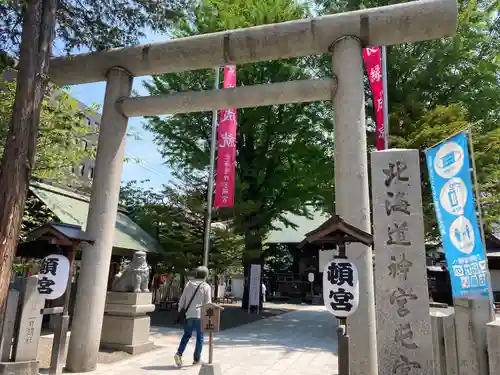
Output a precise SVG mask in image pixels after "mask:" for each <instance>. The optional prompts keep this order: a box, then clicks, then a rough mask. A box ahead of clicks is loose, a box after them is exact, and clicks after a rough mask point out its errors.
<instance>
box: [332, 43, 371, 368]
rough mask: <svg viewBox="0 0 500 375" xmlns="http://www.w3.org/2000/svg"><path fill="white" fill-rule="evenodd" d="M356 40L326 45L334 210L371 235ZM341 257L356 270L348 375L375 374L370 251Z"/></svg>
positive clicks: (354, 248)
mask: <svg viewBox="0 0 500 375" xmlns="http://www.w3.org/2000/svg"><path fill="white" fill-rule="evenodd" d="M361 50H362V49H361V44H360V41H359V39H357V38H356V37H350V36H346V37H343V38H340V39H337V40H336V41H335V42H334V43H333V44H332V45H331V47H330V52H331V53H332V72H333V75H334V78H336V79H337V80H338V88H337V93H336V94H335V95H334V96H333V100H332V101H333V107H334V111H335V196H336V211H337V214H338V215H340V216H341V217H342V218H343V219H344V220H345V221H346V222H348V223H349V224H351V225H354V226H355V227H357V228H359V229H361V230H363V231H365V232H367V233H371V223H370V197H369V191H368V167H367V148H366V125H365V98H364V85H363V71H362V68H363V58H362V54H361ZM346 253H347V256H348V258H349V260H350V261H352V262H353V263H354V264H355V265H356V267H357V268H358V271H359V307H358V309H357V311H356V312H355V313H354V314H353V315H352V316H350V317H349V318H348V319H347V325H348V332H349V336H350V337H351V340H350V343H351V347H350V364H351V375H377V373H378V371H377V343H376V335H375V332H376V328H375V299H374V290H373V264H372V251H371V248H369V247H367V246H364V245H362V244H359V243H356V244H350V245H347V249H346Z"/></svg>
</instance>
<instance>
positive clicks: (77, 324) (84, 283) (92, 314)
mask: <svg viewBox="0 0 500 375" xmlns="http://www.w3.org/2000/svg"><path fill="white" fill-rule="evenodd" d="M132 80H133V78H132V77H131V75H130V74H129V73H128V72H127V71H125V70H124V69H122V68H118V67H116V68H112V69H111V70H110V71H109V72H108V75H107V85H106V94H105V98H104V106H103V113H102V123H101V127H100V132H99V139H98V146H97V155H96V166H95V176H94V181H93V184H92V196H91V200H90V207H89V214H88V218H87V228H86V231H87V233H88V235H89V237H90V238H92V239H95V243H94V245H93V246H92V247H88V248H86V249H84V251H83V256H82V262H81V270H80V277H79V280H78V290H77V293H76V303H75V309H74V315H73V323H72V328H71V339H70V342H69V348H68V357H67V361H66V368H67V369H68V370H69V371H71V372H89V371H93V370H95V368H96V364H97V354H98V352H99V342H100V338H101V328H102V322H103V314H104V305H105V300H106V289H107V283H108V273H109V266H110V261H111V250H112V248H113V237H114V232H115V222H116V212H117V209H118V195H119V192H120V184H121V177H122V165H123V156H124V152H125V139H126V134H127V122H128V119H127V118H126V117H124V116H123V115H122V114H121V113H119V112H118V111H117V110H116V101H117V100H118V99H119V98H121V97H124V96H130V93H131V90H132Z"/></svg>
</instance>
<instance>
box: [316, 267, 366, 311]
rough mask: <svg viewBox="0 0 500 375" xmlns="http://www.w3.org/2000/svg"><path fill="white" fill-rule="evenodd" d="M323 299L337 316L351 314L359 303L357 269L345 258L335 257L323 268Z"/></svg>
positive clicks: (328, 308)
mask: <svg viewBox="0 0 500 375" xmlns="http://www.w3.org/2000/svg"><path fill="white" fill-rule="evenodd" d="M323 300H324V301H325V306H326V309H327V310H328V311H329V312H331V313H332V314H333V315H335V316H336V317H337V318H346V317H348V316H349V315H352V314H353V313H354V312H355V311H356V309H357V308H358V305H359V279H358V269H357V268H356V265H355V264H354V263H351V262H349V261H348V260H347V259H343V258H336V259H334V260H332V261H330V262H329V263H328V264H327V265H326V266H325V269H324V270H323Z"/></svg>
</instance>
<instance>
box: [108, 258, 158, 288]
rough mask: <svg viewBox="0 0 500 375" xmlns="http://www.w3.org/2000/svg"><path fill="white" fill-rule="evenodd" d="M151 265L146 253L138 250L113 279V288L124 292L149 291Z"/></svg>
mask: <svg viewBox="0 0 500 375" xmlns="http://www.w3.org/2000/svg"><path fill="white" fill-rule="evenodd" d="M148 283H149V267H148V264H147V263H146V253H145V252H143V251H137V252H136V253H134V256H133V257H132V262H130V264H129V265H128V266H127V267H126V268H125V270H124V271H123V272H122V273H118V274H117V275H116V276H115V279H114V280H113V285H112V287H111V290H112V291H113V292H123V293H131V292H132V293H149V289H148Z"/></svg>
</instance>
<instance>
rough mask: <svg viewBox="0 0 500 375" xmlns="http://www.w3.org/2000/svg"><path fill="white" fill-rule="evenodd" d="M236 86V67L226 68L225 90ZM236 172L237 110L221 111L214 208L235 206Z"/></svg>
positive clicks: (218, 130) (229, 66)
mask: <svg viewBox="0 0 500 375" xmlns="http://www.w3.org/2000/svg"><path fill="white" fill-rule="evenodd" d="M235 86H236V66H235V65H228V66H226V67H224V88H225V89H227V88H233V87H235ZM235 171H236V108H229V109H223V110H221V111H220V117H219V127H218V129H217V172H216V176H215V198H214V207H216V208H217V207H233V206H234V182H235Z"/></svg>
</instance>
